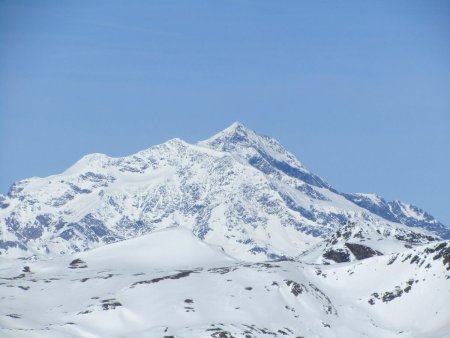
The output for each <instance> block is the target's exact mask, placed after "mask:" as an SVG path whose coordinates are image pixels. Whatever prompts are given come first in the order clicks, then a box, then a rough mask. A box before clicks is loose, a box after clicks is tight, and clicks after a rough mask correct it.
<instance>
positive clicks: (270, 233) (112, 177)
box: [0, 123, 450, 260]
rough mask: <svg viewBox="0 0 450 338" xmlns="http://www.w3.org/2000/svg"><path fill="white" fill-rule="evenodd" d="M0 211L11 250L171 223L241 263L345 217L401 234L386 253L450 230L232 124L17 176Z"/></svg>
mask: <svg viewBox="0 0 450 338" xmlns="http://www.w3.org/2000/svg"><path fill="white" fill-rule="evenodd" d="M0 208H1V209H0V231H1V237H0V250H1V252H2V253H3V254H5V253H6V254H8V255H14V256H24V255H33V254H38V255H57V254H61V253H73V252H77V251H83V250H86V249H91V248H95V247H99V246H102V245H104V244H109V243H113V242H117V241H120V240H124V239H130V238H135V237H139V236H141V235H144V234H148V233H151V232H153V231H155V230H159V229H164V228H166V227H172V226H177V225H182V226H185V227H188V228H190V229H191V230H192V232H193V233H194V234H195V235H196V236H198V237H199V238H200V239H203V240H205V241H206V242H208V243H210V244H213V245H218V246H221V247H222V248H224V249H225V251H226V252H227V253H228V254H230V255H232V256H234V257H238V258H240V259H246V260H261V259H275V258H285V257H297V256H299V255H301V254H302V253H304V252H307V251H311V250H312V251H314V250H313V249H314V248H317V246H318V245H320V243H322V244H323V242H322V241H323V240H324V239H325V238H327V237H329V236H332V234H333V233H335V232H336V231H337V230H339V229H340V228H342V227H343V226H345V225H347V224H356V225H357V226H359V227H364V228H367V229H368V230H367V231H369V232H371V233H380V234H386V233H398V232H401V233H402V234H403V235H402V236H397V237H395V241H396V245H394V246H386V247H385V248H384V251H383V253H392V252H394V251H392V250H393V248H394V247H395V248H397V249H396V250H397V251H398V248H399V246H400V247H405V246H406V247H410V246H411V245H420V244H426V243H429V242H431V241H436V240H439V236H440V237H441V238H448V237H449V234H450V232H449V230H448V228H446V227H445V226H443V225H442V224H441V223H439V222H438V221H437V220H435V219H434V218H433V217H432V216H430V215H429V214H427V213H425V212H423V211H421V210H420V209H418V208H416V207H414V206H411V205H408V204H405V203H401V202H386V201H384V200H383V199H382V198H380V197H378V196H375V195H364V194H344V193H340V192H338V191H336V190H335V189H333V188H332V186H331V185H330V184H328V183H327V182H325V181H324V180H323V179H321V178H320V177H318V176H316V175H314V174H313V173H311V172H310V171H308V170H307V169H306V168H305V167H304V166H303V165H302V164H301V163H300V162H299V161H298V160H297V159H296V158H295V157H294V156H293V155H292V154H291V153H289V152H288V151H286V150H285V149H284V148H283V147H282V146H281V145H280V144H279V143H278V142H277V141H276V140H274V139H272V138H270V137H266V136H260V135H258V134H256V133H255V132H253V131H251V130H249V129H247V128H246V127H244V126H243V125H242V124H240V123H234V124H233V125H231V126H230V127H228V128H227V129H225V130H223V131H221V132H219V133H218V134H216V135H214V136H213V137H211V138H210V139H208V140H205V141H201V142H198V143H197V144H189V143H186V142H184V141H182V140H180V139H173V140H170V141H168V142H166V143H163V144H161V145H157V146H153V147H151V148H149V149H146V150H143V151H141V152H138V153H136V154H134V155H130V156H126V157H121V158H111V157H108V156H106V155H103V154H91V155H87V156H85V157H83V158H82V159H81V160H79V161H78V162H77V163H75V164H74V165H73V166H72V167H70V168H69V169H67V170H66V171H65V172H63V173H62V174H59V175H54V176H50V177H45V178H30V179H26V180H23V181H19V182H17V183H15V184H14V185H13V186H12V187H11V189H10V191H9V193H8V195H7V196H1V198H0ZM386 229H388V230H387V232H386ZM382 236H384V235H382ZM412 239H414V240H412ZM395 252H396V251H395Z"/></svg>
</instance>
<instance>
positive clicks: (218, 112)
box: [0, 0, 450, 225]
mask: <svg viewBox="0 0 450 338" xmlns="http://www.w3.org/2000/svg"><path fill="white" fill-rule="evenodd" d="M0 46H1V47H0V163H1V164H0V191H1V192H2V193H6V192H7V191H8V188H9V186H10V185H11V184H12V183H13V182H14V181H16V180H19V179H23V178H26V177H31V176H47V175H50V174H55V173H59V172H61V171H63V170H64V169H65V168H67V167H68V166H70V165H71V164H72V163H73V162H75V161H76V160H77V159H79V158H80V157H81V156H83V155H85V154H87V153H92V152H102V153H106V154H108V155H111V156H122V155H127V154H130V153H133V152H136V151H138V150H141V149H144V148H147V147H149V146H151V145H153V144H158V143H162V142H164V141H166V140H167V139H170V138H173V137H180V138H182V139H185V140H186V141H189V142H195V141H197V140H201V139H204V138H207V137H209V136H210V135H212V134H214V133H215V132H217V131H219V130H221V129H224V128H225V127H227V126H228V125H229V124H231V123H232V122H233V121H236V120H238V121H241V122H242V123H244V124H245V125H247V126H248V127H249V128H251V129H254V130H255V131H257V132H260V133H263V134H267V135H270V136H273V137H275V138H276V139H278V140H279V141H280V142H281V143H282V144H283V145H284V146H285V147H286V148H287V149H288V150H290V151H291V152H293V153H294V154H295V155H296V156H297V157H298V158H299V159H300V161H301V162H303V163H304V164H305V165H306V167H308V168H309V169H310V170H312V171H313V172H315V173H316V174H318V175H319V176H321V177H323V178H324V179H325V180H327V181H328V182H330V183H331V184H332V185H334V186H335V187H336V188H337V189H339V190H341V191H345V192H374V193H377V194H380V195H382V196H384V197H385V198H387V199H400V200H403V201H406V202H412V203H414V204H417V205H418V206H420V207H422V208H423V209H425V210H427V211H429V212H431V213H432V214H433V215H435V216H436V217H437V218H438V219H440V220H441V221H442V222H444V223H445V224H447V225H449V224H450V178H449V174H450V2H448V1H433V0H431V1H425V0H424V1H414V0H405V1H360V0H358V1H337V0H336V1H335V0H333V1H281V2H280V1H259V0H258V1H5V0H3V1H1V2H0Z"/></svg>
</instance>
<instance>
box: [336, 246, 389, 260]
mask: <svg viewBox="0 0 450 338" xmlns="http://www.w3.org/2000/svg"><path fill="white" fill-rule="evenodd" d="M345 246H346V247H347V248H349V250H350V251H351V252H352V254H353V255H354V256H355V257H356V259H358V260H360V259H366V258H369V257H373V256H376V255H381V253H380V252H379V251H375V250H373V249H371V248H369V247H368V246H365V245H361V244H356V243H345Z"/></svg>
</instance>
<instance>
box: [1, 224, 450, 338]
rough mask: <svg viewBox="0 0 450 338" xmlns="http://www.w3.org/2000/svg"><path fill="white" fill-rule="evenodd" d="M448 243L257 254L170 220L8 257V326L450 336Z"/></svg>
mask: <svg viewBox="0 0 450 338" xmlns="http://www.w3.org/2000/svg"><path fill="white" fill-rule="evenodd" d="M439 245H440V246H441V251H439V250H436V248H437V247H438V246H439ZM442 247H443V248H444V249H445V248H448V249H449V250H450V243H448V242H441V243H435V244H432V245H426V246H420V247H416V248H414V249H410V250H406V251H404V252H402V253H401V254H395V255H385V256H375V257H372V258H369V259H366V260H363V261H359V262H351V263H342V264H334V265H318V264H305V263H302V262H299V261H291V260H285V261H269V262H259V263H255V262H253V263H250V262H243V261H238V260H235V259H232V258H230V257H229V256H228V255H226V254H225V253H223V252H222V251H221V250H220V249H218V248H216V247H211V246H210V245H208V244H206V243H204V242H202V241H201V240H200V239H198V238H197V237H195V236H192V235H191V234H190V231H189V230H188V229H184V228H170V229H168V230H163V231H158V232H155V233H152V234H150V235H147V236H143V237H141V238H138V239H131V240H126V241H124V242H120V243H115V244H110V245H107V246H104V247H102V248H100V249H93V250H90V251H87V252H84V253H77V254H74V255H66V256H61V257H57V258H53V259H37V260H36V259H35V260H33V259H28V260H18V259H12V258H0V275H1V278H0V297H1V300H2V307H0V336H1V337H58V338H62V337H90V338H93V337H165V336H173V337H190V338H200V337H248V336H250V337H285V336H287V337H298V336H302V337H374V338H375V337H377V338H378V337H411V338H412V337H417V338H419V337H423V338H424V337H430V338H432V337H433V338H435V337H449V332H450V331H449V330H450V307H449V306H448V304H449V302H450V293H449V292H448V287H449V282H448V278H449V274H448V270H447V269H446V268H448V267H450V266H449V264H448V263H447V264H445V263H444V262H443V260H442V257H441V258H438V259H435V256H436V255H437V254H438V253H439V252H442ZM433 250H435V251H433ZM416 256H417V257H418V258H417V259H416V258H414V257H416ZM411 262H413V263H411ZM164 263H166V264H164Z"/></svg>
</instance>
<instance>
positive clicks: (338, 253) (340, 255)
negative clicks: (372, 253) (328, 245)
mask: <svg viewBox="0 0 450 338" xmlns="http://www.w3.org/2000/svg"><path fill="white" fill-rule="evenodd" d="M323 257H325V258H326V259H330V260H332V261H334V262H336V263H343V262H350V255H349V253H348V252H346V251H345V250H342V249H336V250H334V249H329V250H327V251H325V252H324V254H323Z"/></svg>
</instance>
